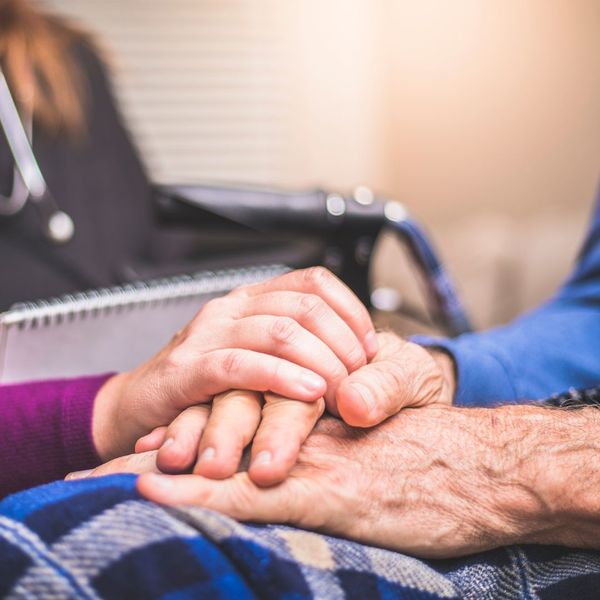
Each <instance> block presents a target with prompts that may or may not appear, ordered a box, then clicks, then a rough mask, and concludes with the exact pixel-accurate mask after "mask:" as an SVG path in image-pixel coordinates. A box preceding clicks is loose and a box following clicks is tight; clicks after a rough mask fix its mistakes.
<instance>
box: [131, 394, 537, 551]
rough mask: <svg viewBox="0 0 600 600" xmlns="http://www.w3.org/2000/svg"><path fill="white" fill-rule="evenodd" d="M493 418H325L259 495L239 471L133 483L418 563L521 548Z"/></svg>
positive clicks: (152, 493) (458, 414)
mask: <svg viewBox="0 0 600 600" xmlns="http://www.w3.org/2000/svg"><path fill="white" fill-rule="evenodd" d="M518 408H522V407H518ZM495 414H496V415H497V414H498V411H497V410H489V409H458V408H449V407H444V406H429V407H425V408H420V409H418V410H412V409H407V410H405V411H402V412H401V413H400V414H398V415H396V416H395V417H392V418H390V419H388V420H387V421H386V422H385V423H383V424H382V425H380V426H379V427H377V428H374V429H371V430H357V429H352V428H349V427H347V426H345V425H344V424H343V423H342V422H341V421H339V420H337V419H333V418H324V419H322V420H321V421H320V422H319V423H318V424H317V426H316V428H315V431H314V432H313V433H312V434H311V435H310V436H309V438H308V440H307V441H306V443H305V444H304V446H303V448H302V450H301V452H300V456H299V460H298V463H297V464H296V465H295V466H294V467H293V468H292V470H291V473H290V476H289V477H288V478H287V479H286V480H285V481H284V482H282V483H281V484H279V485H276V486H273V487H269V488H261V487H259V486H257V485H256V484H255V483H254V482H253V481H252V479H251V478H250V477H249V476H248V473H245V472H240V473H237V474H236V475H234V476H233V477H231V478H229V479H225V480H221V481H215V480H211V479H207V478H205V477H201V476H198V475H175V476H169V475H155V474H154V475H152V474H144V475H142V476H141V477H140V478H139V480H138V484H137V487H138V490H139V491H140V493H141V494H142V495H143V496H145V497H146V498H148V499H150V500H154V501H156V502H159V503H164V504H170V505H199V506H204V507H206V508H209V509H213V510H217V511H219V512H222V513H225V514H227V515H230V516H232V517H234V518H236V519H239V520H250V521H256V522H265V523H288V524H293V525H297V526H299V527H302V528H306V529H310V530H317V531H322V532H326V533H330V534H333V535H339V536H342V537H344V538H349V539H353V540H357V541H360V542H363V543H367V544H373V545H377V546H382V547H387V548H390V549H394V550H398V551H402V552H406V553H410V554H414V555H420V556H425V557H449V556H458V555H463V554H469V553H472V552H475V551H480V550H484V549H489V548H493V547H497V546H500V545H505V544H509V543H517V542H520V541H523V539H522V535H523V531H524V530H525V525H524V523H526V522H527V521H528V519H527V518H524V517H523V515H524V514H525V513H526V512H527V511H525V509H524V508H523V509H522V507H527V508H529V507H530V505H531V504H532V503H535V498H533V497H532V496H531V495H530V494H529V493H528V492H527V490H526V488H525V487H524V486H522V485H519V479H518V478H517V477H516V470H517V468H518V467H519V464H520V463H521V462H522V461H516V462H515V463H511V462H510V461H507V460H506V456H507V455H506V447H505V445H503V440H502V438H501V436H498V431H497V427H498V425H497V422H496V420H497V419H498V417H497V416H494V415H495ZM123 460H124V461H125V463H126V462H127V459H123ZM132 460H137V461H141V463H143V462H144V461H145V465H144V467H143V468H138V469H135V468H132V469H131V470H137V471H140V470H141V471H144V470H147V469H148V468H151V463H152V456H151V455H150V454H147V455H142V458H140V457H136V458H134V459H132ZM141 463H140V464H141ZM127 467H129V465H126V464H122V465H121V468H123V470H128V469H127ZM507 507H509V508H507Z"/></svg>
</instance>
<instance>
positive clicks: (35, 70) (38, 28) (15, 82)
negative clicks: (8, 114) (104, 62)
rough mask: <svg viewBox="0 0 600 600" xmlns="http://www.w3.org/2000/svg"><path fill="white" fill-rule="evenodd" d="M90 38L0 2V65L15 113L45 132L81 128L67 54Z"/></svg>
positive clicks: (74, 70) (75, 75) (10, 1)
mask: <svg viewBox="0 0 600 600" xmlns="http://www.w3.org/2000/svg"><path fill="white" fill-rule="evenodd" d="M81 40H87V41H88V42H89V43H92V40H91V37H90V36H89V35H88V34H87V33H84V32H83V31H82V30H80V29H79V28H77V27H75V26H73V25H71V24H69V23H67V22H66V21H65V20H64V19H61V18H59V17H56V16H52V15H50V14H46V13H44V12H42V11H40V10H39V9H37V8H35V7H33V6H32V5H30V4H29V2H28V1H27V0H0V64H1V65H2V68H3V70H4V72H5V75H6V78H7V80H8V81H9V83H10V86H11V89H12V92H13V95H14V96H15V101H16V102H17V104H18V105H19V107H20V109H21V110H23V111H25V112H27V113H29V114H33V116H34V117H35V119H36V122H37V123H39V124H40V125H41V126H42V127H43V128H44V129H45V130H47V131H49V132H50V133H54V134H56V133H59V132H60V133H68V134H73V135H79V134H81V133H82V131H84V129H85V106H84V104H85V103H84V89H83V84H82V74H81V72H80V69H79V66H78V64H77V61H76V60H75V58H74V57H73V54H72V52H71V50H72V46H73V44H74V43H76V42H78V41H81Z"/></svg>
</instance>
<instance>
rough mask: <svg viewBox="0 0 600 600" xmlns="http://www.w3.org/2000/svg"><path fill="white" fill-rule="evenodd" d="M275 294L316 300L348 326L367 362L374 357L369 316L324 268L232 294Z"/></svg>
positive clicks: (244, 287)
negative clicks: (310, 296) (289, 293)
mask: <svg viewBox="0 0 600 600" xmlns="http://www.w3.org/2000/svg"><path fill="white" fill-rule="evenodd" d="M275 291H295V292H305V293H308V294H316V295H317V296H320V297H321V298H323V300H325V302H326V303H327V304H329V306H331V308H332V309H333V310H334V311H335V312H336V313H337V314H338V315H339V316H340V317H341V318H342V320H344V321H345V322H346V323H348V325H349V326H350V328H351V329H352V331H353V332H354V334H355V335H356V337H357V338H358V339H359V340H360V341H361V343H362V344H363V347H364V349H365V352H366V354H367V358H368V359H371V358H372V357H373V356H374V355H375V354H376V352H377V349H378V343H377V336H376V335H375V328H374V327H373V323H372V321H371V317H370V316H369V312H368V311H367V309H366V307H365V306H364V304H363V303H362V302H361V301H360V300H359V299H358V298H357V296H356V294H354V292H353V291H352V290H351V289H350V288H349V287H348V286H347V285H346V284H345V283H342V281H341V280H340V279H338V278H337V277H336V276H335V275H334V274H333V273H331V272H330V271H328V270H327V269H325V268H324V267H311V268H309V269H303V270H299V271H291V272H289V273H285V274H284V275H280V276H279V277H275V278H274V279H270V280H269V281H264V282H261V283H256V284H253V285H248V286H243V287H241V288H239V289H238V290H237V291H236V292H234V293H233V294H234V295H240V296H246V297H248V296H257V295H260V294H265V293H268V292H275Z"/></svg>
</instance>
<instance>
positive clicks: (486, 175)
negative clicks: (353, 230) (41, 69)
mask: <svg viewBox="0 0 600 600" xmlns="http://www.w3.org/2000/svg"><path fill="white" fill-rule="evenodd" d="M39 3H40V4H42V5H43V6H44V7H45V8H49V9H52V10H55V11H57V12H60V13H61V14H65V15H68V16H70V17H72V18H73V19H76V20H77V21H78V22H80V23H82V24H83V25H84V26H86V27H87V28H88V29H91V30H92V31H94V32H95V33H96V34H97V36H98V39H99V41H100V42H101V43H102V45H103V46H104V48H105V49H106V50H107V53H108V56H109V59H110V63H111V66H112V73H113V78H114V84H115V91H116V94H117V96H118V99H119V101H120V105H121V108H122V111H123V113H124V115H125V117H126V120H127V123H128V126H129V128H130V130H131V133H132V135H133V137H134V139H135V140H136V142H137V145H138V147H139V149H140V151H141V153H142V156H143V157H144V160H145V163H146V166H147V168H148V170H149V172H150V175H151V177H152V179H154V180H155V181H158V182H168V183H175V182H177V183H184V182H185V183H193V182H198V181H213V182H238V183H259V184H268V185H279V186H284V187H291V188H305V187H315V186H323V187H325V188H327V189H334V190H338V191H344V192H345V191H348V190H351V189H353V188H354V187H355V186H356V185H358V184H366V185H369V186H370V187H372V188H373V189H374V190H375V191H376V192H377V193H380V194H383V195H386V196H388V197H394V198H397V199H399V200H401V201H402V202H404V203H406V205H407V206H408V207H409V209H410V210H411V211H412V212H413V213H414V214H415V215H416V216H417V217H418V218H419V219H421V221H423V222H424V223H425V225H426V227H427V228H428V230H429V231H430V233H431V234H432V236H433V238H434V240H435V242H436V244H437V246H438V248H439V250H440V252H441V254H442V256H443V257H444V259H445V260H446V262H447V264H448V266H449V269H450V271H451V273H452V274H453V276H454V278H455V280H456V281H457V283H458V287H459V289H460V291H461V294H462V296H463V298H464V300H465V303H466V305H467V307H468V308H469V310H470V312H471V314H472V315H473V317H474V321H475V324H476V325H477V326H478V327H484V326H489V325H492V324H496V323H501V322H504V321H506V320H508V319H510V318H511V317H512V316H514V315H515V314H517V313H518V312H521V311H522V310H524V309H527V308H529V307H532V306H534V305H535V304H537V303H538V302H539V301H541V300H543V299H544V298H545V297H547V296H548V295H549V294H550V293H552V291H553V289H554V288H555V287H556V285H557V284H558V283H559V282H560V281H561V280H562V279H563V278H564V277H565V276H566V274H567V273H568V270H569V268H570V265H571V263H572V261H573V259H574V257H575V255H576V252H577V249H578V246H579V244H580V242H581V239H582V236H583V233H584V230H585V223H586V220H587V218H588V216H589V212H590V209H591V204H592V201H593V197H594V193H595V190H596V186H597V184H598V175H599V173H600V169H599V166H600V3H599V2H598V1H597V0H551V1H550V0H528V1H527V2H520V1H517V0H454V1H453V2H446V1H445V0H302V1H301V2H295V1H291V0H288V1H284V0H168V1H164V0H77V1H74V0H46V1H44V2H39ZM398 252H399V251H398V250H397V249H396V248H395V247H394V246H393V244H392V243H391V242H389V241H385V240H384V242H383V247H382V248H381V252H380V253H379V260H378V262H377V266H376V269H375V273H374V277H375V279H376V280H377V283H379V284H395V285H402V282H401V281H400V279H401V274H400V273H399V272H398V270H397V265H398V262H399V261H398V257H397V253H398Z"/></svg>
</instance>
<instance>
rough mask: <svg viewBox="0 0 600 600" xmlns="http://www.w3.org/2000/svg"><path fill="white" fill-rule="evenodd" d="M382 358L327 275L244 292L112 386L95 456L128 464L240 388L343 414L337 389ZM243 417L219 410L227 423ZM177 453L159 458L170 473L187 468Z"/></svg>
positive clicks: (97, 409)
mask: <svg viewBox="0 0 600 600" xmlns="http://www.w3.org/2000/svg"><path fill="white" fill-rule="evenodd" d="M377 349H378V343H377V337H376V334H375V332H374V329H373V325H372V323H371V319H370V317H369V314H368V312H367V310H366V308H365V307H364V306H363V305H362V304H361V302H360V301H359V300H358V298H357V297H356V296H355V295H354V294H353V293H352V291H351V290H350V289H349V288H348V287H346V286H345V285H344V284H343V283H342V282H341V281H340V280H339V279H337V278H336V277H335V276H334V275H333V274H331V273H330V272H329V271H327V270H326V269H323V268H319V267H317V268H311V269H306V270H302V271H294V272H290V273H287V274H285V275H282V276H280V277H276V278H275V279H272V280H270V281H267V282H264V283H259V284H255V285H250V286H245V287H243V288H240V289H238V290H235V291H234V292H232V293H230V294H228V295H226V296H224V297H222V298H218V299H215V300H212V301H211V302H209V303H208V304H206V305H205V306H204V307H203V308H202V309H201V310H200V311H199V313H198V314H197V316H196V317H195V318H194V319H193V321H192V322H191V323H190V324H189V325H188V326H187V327H185V328H184V329H183V330H182V331H180V332H179V333H178V334H177V335H176V336H175V337H174V338H173V340H171V342H170V343H169V344H168V345H167V346H166V347H165V348H164V349H163V350H162V351H161V352H159V353H158V354H157V355H156V356H154V357H153V358H151V359H150V360H149V361H148V362H146V363H144V364H143V365H141V366H140V367H138V368H137V369H134V370H133V371H129V372H126V373H122V374H120V375H116V376H114V377H112V378H111V379H109V380H108V382H107V383H106V384H105V385H104V386H103V388H102V389H101V390H100V392H99V393H98V396H97V398H96V402H95V405H94V416H93V425H92V428H93V437H94V442H95V444H96V448H97V450H98V453H99V455H100V457H101V458H102V459H103V460H109V459H111V458H113V457H115V456H120V455H124V454H128V453H129V452H131V451H132V449H133V446H134V443H135V441H136V440H137V439H138V438H139V437H140V436H143V435H145V434H147V433H148V432H150V431H152V430H153V429H154V428H156V427H160V426H163V425H167V424H169V423H171V422H172V421H173V420H174V419H175V418H176V417H177V415H179V414H180V413H181V412H182V411H183V410H184V409H186V408H187V407H190V406H195V405H199V404H203V403H206V402H209V401H210V400H212V398H213V396H214V395H216V394H219V393H221V392H225V391H227V390H230V389H237V388H242V389H248V390H255V391H261V392H263V391H272V392H274V393H275V394H281V395H282V396H285V397H287V398H291V399H294V400H300V401H304V402H315V401H317V400H318V399H319V398H321V397H322V396H325V399H326V401H327V405H328V408H329V410H330V411H331V412H332V413H334V414H337V413H338V411H337V407H336V404H335V394H336V391H337V388H338V386H339V385H340V383H341V382H342V380H344V379H345V378H346V377H347V376H348V373H351V372H352V371H354V370H356V369H357V368H360V367H361V366H363V365H365V364H366V362H367V360H368V359H370V358H372V357H373V356H374V355H375V353H376V352H377ZM237 408H238V407H237V404H232V405H231V407H230V408H229V409H227V406H226V403H225V404H223V405H222V409H221V410H220V416H221V417H222V420H223V422H227V421H228V419H229V418H230V417H227V415H228V414H229V415H231V418H235V412H236V410H237ZM292 410H293V409H292ZM299 410H301V409H299ZM317 412H318V411H317ZM196 416H197V415H196ZM177 444H178V439H175V438H173V442H170V443H169V444H168V448H166V449H164V451H163V452H162V456H161V458H162V460H163V463H164V466H167V467H168V466H169V465H171V467H172V468H173V469H177V468H180V467H181V460H180V455H181V452H180V449H178V447H177ZM169 455H170V456H171V459H169ZM192 463H193V460H192V462H191V463H190V465H191V464H192ZM190 465H188V466H190Z"/></svg>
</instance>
